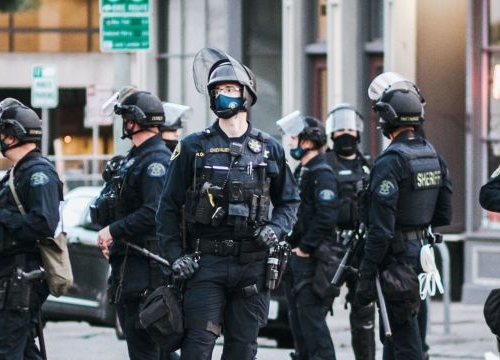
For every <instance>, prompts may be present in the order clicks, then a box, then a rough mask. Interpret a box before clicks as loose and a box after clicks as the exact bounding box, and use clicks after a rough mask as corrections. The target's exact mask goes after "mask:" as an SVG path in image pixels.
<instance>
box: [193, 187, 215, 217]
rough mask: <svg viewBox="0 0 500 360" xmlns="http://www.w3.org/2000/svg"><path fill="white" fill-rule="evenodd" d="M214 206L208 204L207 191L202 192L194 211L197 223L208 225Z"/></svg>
mask: <svg viewBox="0 0 500 360" xmlns="http://www.w3.org/2000/svg"><path fill="white" fill-rule="evenodd" d="M214 210H215V209H214V207H213V206H212V204H210V200H209V198H208V193H207V192H202V193H201V196H200V199H199V200H198V204H197V206H196V209H195V213H194V220H195V221H196V222H197V223H200V224H205V225H208V224H210V222H211V221H212V215H213V213H214Z"/></svg>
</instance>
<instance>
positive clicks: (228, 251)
mask: <svg viewBox="0 0 500 360" xmlns="http://www.w3.org/2000/svg"><path fill="white" fill-rule="evenodd" d="M222 243H223V244H224V254H225V255H233V251H234V245H235V244H234V241H233V240H223V241H222Z"/></svg>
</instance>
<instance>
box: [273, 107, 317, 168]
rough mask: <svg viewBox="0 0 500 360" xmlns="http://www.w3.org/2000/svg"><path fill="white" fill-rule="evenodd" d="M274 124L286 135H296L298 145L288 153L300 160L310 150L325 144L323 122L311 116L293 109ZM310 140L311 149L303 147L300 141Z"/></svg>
mask: <svg viewBox="0 0 500 360" xmlns="http://www.w3.org/2000/svg"><path fill="white" fill-rule="evenodd" d="M276 125H277V126H278V128H279V129H280V130H281V132H283V133H284V134H286V135H290V136H296V137H297V138H298V146H297V147H296V148H293V149H290V155H291V156H292V157H293V158H294V159H296V160H300V159H302V158H303V157H304V155H305V154H306V153H307V152H308V151H310V150H316V149H321V148H322V147H323V146H324V145H325V144H326V133H325V128H324V127H323V124H322V123H321V121H319V120H318V119H316V118H314V117H311V116H303V115H302V114H301V113H300V112H299V111H294V112H292V113H290V114H288V115H286V116H285V117H283V118H281V119H280V120H278V121H277V122H276ZM304 140H310V141H311V142H312V143H313V147H312V148H311V149H304V148H303V147H302V146H301V143H302V141H304Z"/></svg>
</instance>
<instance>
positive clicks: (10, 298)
mask: <svg viewBox="0 0 500 360" xmlns="http://www.w3.org/2000/svg"><path fill="white" fill-rule="evenodd" d="M30 295H31V284H30V283H29V281H28V280H26V279H25V278H24V277H23V276H22V271H21V270H20V269H16V271H14V272H13V274H12V276H11V277H10V279H9V284H8V288H7V298H6V301H5V305H4V309H5V310H14V311H21V312H27V311H29V305H30Z"/></svg>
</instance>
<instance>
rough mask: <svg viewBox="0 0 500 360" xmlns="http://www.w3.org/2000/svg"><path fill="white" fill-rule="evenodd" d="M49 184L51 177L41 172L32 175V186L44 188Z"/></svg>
mask: <svg viewBox="0 0 500 360" xmlns="http://www.w3.org/2000/svg"><path fill="white" fill-rule="evenodd" d="M48 182H49V177H48V176H47V175H45V174H44V173H43V172H41V171H39V172H36V173H34V174H33V175H31V178H30V185H31V186H43V185H45V184H47V183H48Z"/></svg>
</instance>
